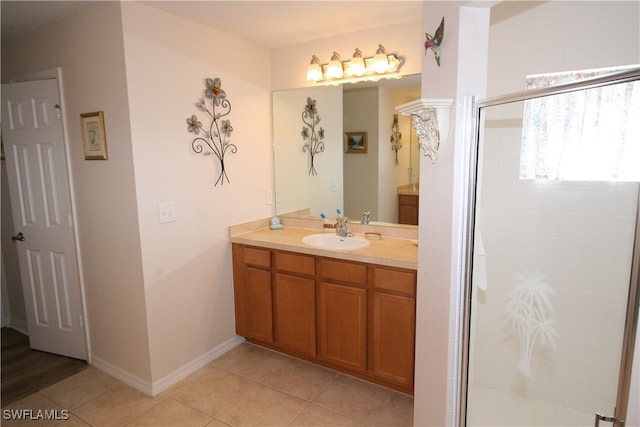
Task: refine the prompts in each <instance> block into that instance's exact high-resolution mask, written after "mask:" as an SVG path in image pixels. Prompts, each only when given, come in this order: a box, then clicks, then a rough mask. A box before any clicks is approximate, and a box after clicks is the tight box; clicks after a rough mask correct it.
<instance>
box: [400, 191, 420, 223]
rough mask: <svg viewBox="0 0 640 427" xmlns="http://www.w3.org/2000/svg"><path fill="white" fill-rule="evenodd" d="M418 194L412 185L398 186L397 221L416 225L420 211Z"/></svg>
mask: <svg viewBox="0 0 640 427" xmlns="http://www.w3.org/2000/svg"><path fill="white" fill-rule="evenodd" d="M419 205H420V194H419V191H418V189H417V188H416V187H415V185H414V186H410V185H404V186H402V187H399V188H398V223H400V224H411V225H418V217H419V216H420V212H419V210H418V206H419Z"/></svg>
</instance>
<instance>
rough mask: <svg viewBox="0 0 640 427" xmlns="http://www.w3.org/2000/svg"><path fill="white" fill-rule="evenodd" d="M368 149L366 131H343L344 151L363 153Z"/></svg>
mask: <svg viewBox="0 0 640 427" xmlns="http://www.w3.org/2000/svg"><path fill="white" fill-rule="evenodd" d="M367 149H368V144H367V133H366V132H345V133H344V152H345V153H358V154H365V153H366V152H367Z"/></svg>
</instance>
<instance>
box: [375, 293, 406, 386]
mask: <svg viewBox="0 0 640 427" xmlns="http://www.w3.org/2000/svg"><path fill="white" fill-rule="evenodd" d="M372 317H373V322H372V343H371V357H372V360H371V366H370V369H371V371H372V372H371V373H372V374H373V375H374V376H376V377H379V378H382V379H385V380H387V381H391V382H393V383H396V384H399V385H403V386H407V387H412V386H413V366H414V340H415V320H416V308H415V298H413V297H408V296H402V295H392V294H387V293H383V292H378V291H376V292H374V293H373V315H372Z"/></svg>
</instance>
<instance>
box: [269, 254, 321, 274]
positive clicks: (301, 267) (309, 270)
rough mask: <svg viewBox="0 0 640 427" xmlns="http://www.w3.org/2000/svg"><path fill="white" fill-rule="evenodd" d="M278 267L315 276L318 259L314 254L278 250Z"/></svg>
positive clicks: (280, 269) (276, 259)
mask: <svg viewBox="0 0 640 427" xmlns="http://www.w3.org/2000/svg"><path fill="white" fill-rule="evenodd" d="M275 262H276V269H277V270H278V271H282V272H287V273H297V274H304V275H306V276H315V274H316V260H315V258H314V257H312V256H306V255H298V254H292V253H287V252H276V258H275Z"/></svg>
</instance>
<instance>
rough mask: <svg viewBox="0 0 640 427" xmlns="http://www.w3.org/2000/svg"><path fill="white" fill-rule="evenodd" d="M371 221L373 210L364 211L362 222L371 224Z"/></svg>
mask: <svg viewBox="0 0 640 427" xmlns="http://www.w3.org/2000/svg"><path fill="white" fill-rule="evenodd" d="M369 221H371V211H364V212H362V221H360V222H361V223H362V224H369Z"/></svg>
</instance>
